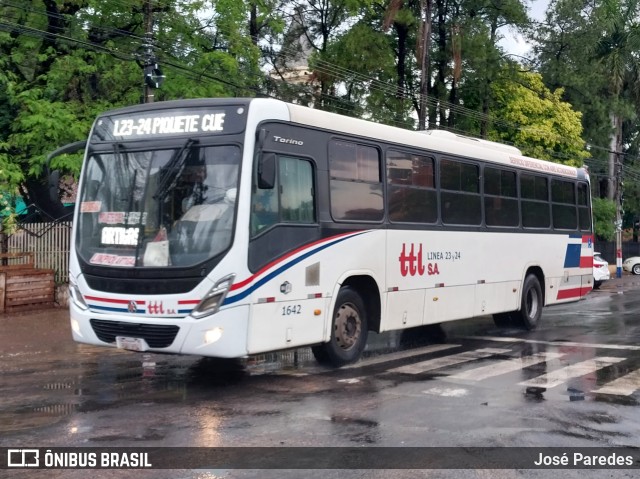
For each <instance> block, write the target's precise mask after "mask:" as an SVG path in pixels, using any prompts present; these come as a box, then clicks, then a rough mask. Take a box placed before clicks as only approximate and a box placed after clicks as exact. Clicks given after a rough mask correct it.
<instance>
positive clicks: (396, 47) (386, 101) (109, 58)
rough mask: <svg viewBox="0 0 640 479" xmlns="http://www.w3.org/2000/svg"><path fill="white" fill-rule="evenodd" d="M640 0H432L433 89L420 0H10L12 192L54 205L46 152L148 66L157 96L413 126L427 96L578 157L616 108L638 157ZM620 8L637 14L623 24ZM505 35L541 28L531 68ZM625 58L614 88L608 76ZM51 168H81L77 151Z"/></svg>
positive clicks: (448, 121)
mask: <svg viewBox="0 0 640 479" xmlns="http://www.w3.org/2000/svg"><path fill="white" fill-rule="evenodd" d="M638 1H639V0H595V1H594V2H583V1H582V0H552V2H551V6H550V9H549V16H548V17H547V21H546V22H544V24H543V25H532V24H531V22H530V20H529V19H528V18H527V15H526V5H527V4H526V2H524V1H523V0H501V1H499V2H495V1H488V0H432V2H431V5H432V10H431V11H432V17H431V18H429V19H426V20H427V21H428V23H429V24H430V26H431V29H430V31H431V37H430V41H429V42H427V43H428V44H429V45H430V50H429V55H428V59H429V61H428V64H426V65H425V67H426V71H427V72H428V75H427V77H426V83H427V84H426V97H425V96H422V98H421V95H422V93H421V85H420V79H421V73H422V71H421V66H422V65H421V61H422V58H423V57H424V55H423V52H422V51H421V48H422V45H424V44H425V42H424V38H423V32H424V31H425V30H424V29H423V25H424V21H425V2H424V0H423V1H421V0H260V1H257V0H189V1H185V0H127V1H126V2H122V1H118V2H113V1H109V0H24V1H22V2H19V1H18V0H6V1H4V2H2V3H1V4H0V180H1V181H2V186H1V187H0V189H4V190H5V191H8V192H10V193H13V192H14V190H15V188H20V190H21V192H22V194H23V195H25V196H26V197H27V198H28V200H29V201H30V202H36V203H39V204H46V200H43V198H44V186H45V185H46V183H45V181H44V175H45V166H46V165H45V164H44V161H45V157H46V155H47V153H48V152H50V151H52V150H54V149H55V148H57V147H59V146H61V145H62V144H64V143H67V142H71V141H75V140H80V139H83V138H85V137H86V136H87V134H88V132H89V129H90V126H91V123H92V121H93V119H94V118H95V116H96V115H97V114H98V113H99V112H102V111H104V110H106V109H110V108H114V107H120V106H124V105H131V104H135V103H139V102H140V101H141V100H142V98H143V68H142V67H144V65H145V64H149V63H152V62H157V64H158V65H159V66H160V68H161V69H162V70H163V72H164V74H165V75H166V80H165V82H164V83H163V85H162V86H161V88H159V89H156V90H155V92H154V93H155V101H163V100H170V99H178V98H192V97H220V96H257V95H271V96H275V97H278V98H282V99H285V100H288V101H295V102H299V103H303V104H307V105H310V106H313V107H315V108H323V109H328V110H332V111H335V112H338V113H342V114H346V115H352V116H358V117H364V118H368V119H371V120H374V121H378V122H383V123H388V124H392V125H396V126H402V127H405V128H411V129H412V128H415V127H416V124H417V122H416V120H417V116H418V112H419V110H420V105H421V101H420V100H421V99H422V100H423V103H426V106H427V108H428V115H427V119H428V123H429V124H428V126H429V127H430V128H444V129H449V130H452V131H455V132H458V133H463V134H469V135H472V136H481V137H484V138H490V139H495V140H499V141H503V142H507V143H512V144H515V145H516V146H518V147H520V148H521V149H522V150H523V151H524V152H525V153H526V154H528V155H531V156H537V157H541V158H545V159H549V160H552V161H558V162H564V163H569V164H574V165H580V164H581V162H582V160H583V159H584V158H585V157H586V156H587V153H586V152H585V150H586V149H585V141H586V142H587V143H588V144H589V145H592V146H593V145H596V146H598V145H601V144H602V141H599V139H601V138H606V137H607V135H609V133H610V130H611V128H610V123H608V122H609V118H610V113H611V112H612V111H615V112H618V113H619V114H620V115H621V118H624V119H625V123H624V125H623V130H624V132H625V143H624V144H625V145H631V146H629V150H628V151H629V152H631V151H632V148H633V145H635V144H636V143H638V138H639V137H640V135H638V132H637V128H635V126H634V125H635V124H634V121H635V119H634V118H635V113H634V112H635V111H636V110H637V108H635V106H637V104H636V103H634V101H636V100H634V98H635V97H634V96H633V95H632V90H633V87H634V86H637V83H634V81H635V80H634V77H633V71H634V70H633V68H632V66H633V65H631V63H630V62H631V61H632V60H633V59H634V56H633V55H629V54H628V52H629V51H631V50H630V48H631V49H632V48H633V45H635V43H633V42H634V41H635V40H634V38H635V37H634V34H635V32H636V29H635V28H636V27H635V23H634V21H635V20H633V18H634V17H633V15H632V13H633V12H636V11H637V10H634V8H635V6H636V4H637V3H638ZM148 5H149V6H150V7H151V12H149V10H148V9H147V6H148ZM617 6H624V7H628V8H627V10H624V11H625V12H627V13H630V15H628V16H627V17H624V18H623V17H622V16H621V15H618V17H620V18H623V21H622V22H620V21H617V23H616V21H614V20H615V18H618V17H616V15H615V13H616V12H617V10H616V7H617ZM150 17H151V18H152V19H153V28H152V31H151V33H150V34H148V32H146V29H147V25H148V23H149V22H148V20H149V18H150ZM635 18H637V16H636V17H635ZM506 29H509V30H511V31H519V32H525V31H531V32H533V33H532V34H531V35H532V36H533V38H534V39H535V41H536V45H537V46H536V50H535V51H534V52H533V53H534V55H532V58H531V59H530V61H522V59H519V60H520V61H518V62H516V61H514V58H513V57H510V56H509V55H508V52H505V51H504V50H503V49H502V47H501V46H500V39H501V37H502V35H503V34H504V32H505V31H506ZM621 32H624V33H625V35H626V36H625V37H624V38H623V36H621V35H619V34H620V33H621ZM623 40H624V41H623ZM590 45H591V47H589V46H590ZM623 46H624V48H622V47H623ZM612 52H617V53H619V55H617V53H616V55H617V56H614V55H613V53H612ZM536 62H537V64H536ZM618 62H621V63H618ZM536 65H537V68H536ZM618 65H620V68H618ZM613 66H616V68H615V71H619V72H620V74H619V75H618V77H617V78H619V81H618V83H612V82H611V78H610V77H608V76H607V74H609V73H611V72H612V71H613ZM296 69H302V70H305V73H308V75H306V76H304V78H303V79H300V78H299V77H295V76H293V75H291V72H292V71H294V70H296ZM534 70H537V71H534ZM296 71H297V70H296ZM612 84H615V85H618V89H617V90H616V92H617V96H612V94H611V90H610V88H609V87H610V86H611V85H612ZM638 91H640V88H639V89H638ZM634 108H635V109H634ZM605 143H606V142H605ZM590 154H591V155H592V156H593V157H595V158H596V159H600V160H601V161H604V159H605V158H606V154H605V153H604V152H601V151H600V150H597V149H593V148H592V149H591V150H590ZM54 166H56V167H61V168H63V169H65V170H66V171H68V172H70V173H73V174H77V173H78V171H79V167H80V158H79V156H78V155H76V156H73V155H70V156H66V157H61V158H60V159H59V161H58V163H57V164H56V165H54ZM596 166H597V165H596V164H593V165H592V171H594V172H595V173H596V174H599V173H600V171H599V170H598V168H596ZM595 183H597V182H595ZM50 213H51V214H54V215H55V213H56V211H54V210H53V209H52V210H51V211H50Z"/></svg>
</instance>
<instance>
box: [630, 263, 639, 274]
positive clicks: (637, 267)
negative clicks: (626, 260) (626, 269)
mask: <svg viewBox="0 0 640 479" xmlns="http://www.w3.org/2000/svg"><path fill="white" fill-rule="evenodd" d="M631 272H632V273H633V274H640V263H636V264H634V265H633V266H632V267H631Z"/></svg>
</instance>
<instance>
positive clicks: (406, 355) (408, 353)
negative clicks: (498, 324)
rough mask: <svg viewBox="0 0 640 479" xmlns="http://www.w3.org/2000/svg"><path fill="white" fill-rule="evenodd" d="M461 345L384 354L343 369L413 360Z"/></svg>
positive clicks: (428, 347) (441, 345) (434, 345)
mask: <svg viewBox="0 0 640 479" xmlns="http://www.w3.org/2000/svg"><path fill="white" fill-rule="evenodd" d="M459 347H460V345H459V344H433V345H431V346H425V347H424V348H419V349H412V350H410V351H399V352H397V353H389V354H383V355H381V356H376V357H374V358H367V359H363V360H361V361H358V362H357V363H355V364H349V365H347V366H344V367H342V368H341V369H352V368H359V367H364V366H372V365H374V364H379V363H386V362H389V361H395V360H396V359H404V358H411V357H413V356H420V355H422V354H429V353H435V352H438V351H445V350H447V349H452V348H459Z"/></svg>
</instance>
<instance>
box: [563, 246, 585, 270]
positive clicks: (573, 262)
mask: <svg viewBox="0 0 640 479" xmlns="http://www.w3.org/2000/svg"><path fill="white" fill-rule="evenodd" d="M581 249H582V244H568V245H567V252H566V254H565V257H564V267H565V268H579V267H580V250H581Z"/></svg>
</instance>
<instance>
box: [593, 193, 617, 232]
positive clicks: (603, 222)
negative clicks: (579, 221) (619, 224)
mask: <svg viewBox="0 0 640 479" xmlns="http://www.w3.org/2000/svg"><path fill="white" fill-rule="evenodd" d="M592 208H593V226H594V232H595V235H596V238H597V239H600V240H603V241H612V240H613V239H614V238H615V236H616V228H615V222H616V204H615V203H614V202H613V201H611V200H607V199H604V198H593V200H592Z"/></svg>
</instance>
